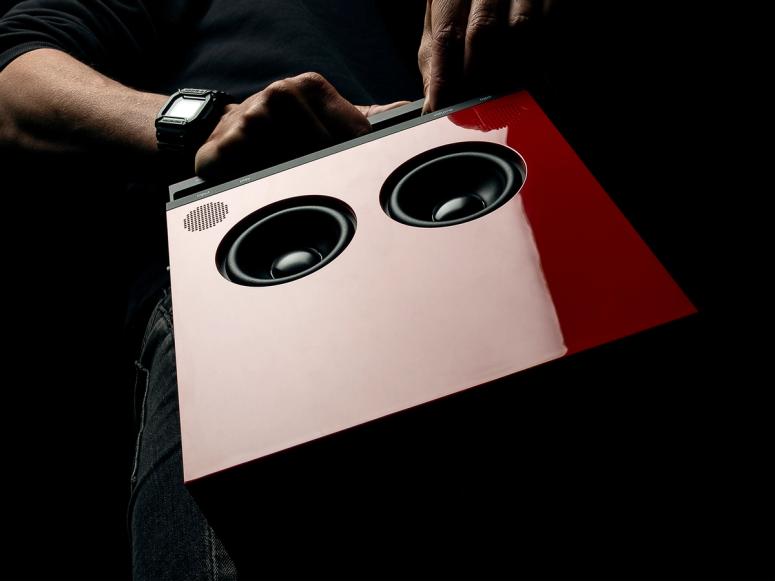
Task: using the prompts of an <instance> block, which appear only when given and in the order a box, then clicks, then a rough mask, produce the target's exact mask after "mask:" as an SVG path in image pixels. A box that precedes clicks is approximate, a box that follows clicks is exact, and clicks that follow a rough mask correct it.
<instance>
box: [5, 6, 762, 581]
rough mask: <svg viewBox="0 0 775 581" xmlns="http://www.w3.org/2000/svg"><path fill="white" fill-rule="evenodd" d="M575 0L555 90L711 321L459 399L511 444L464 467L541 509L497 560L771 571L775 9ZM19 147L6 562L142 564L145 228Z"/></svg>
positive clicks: (597, 164)
mask: <svg viewBox="0 0 775 581" xmlns="http://www.w3.org/2000/svg"><path fill="white" fill-rule="evenodd" d="M569 4H571V5H570V6H569V7H567V8H565V13H566V14H565V20H564V22H565V24H564V25H563V26H561V27H560V29H559V30H558V31H557V32H556V33H555V35H554V36H553V37H552V39H551V43H550V45H549V47H548V48H547V51H546V54H545V55H544V56H546V58H547V61H548V70H549V73H548V82H547V84H546V86H545V87H544V88H543V89H541V90H540V91H538V97H539V99H540V101H541V103H542V105H543V106H544V107H545V109H546V111H547V113H548V114H549V116H550V117H551V118H552V120H553V121H554V122H555V123H556V124H557V125H558V127H559V128H560V130H561V131H562V133H563V134H564V135H565V136H566V138H567V139H568V140H569V141H570V142H571V144H572V145H573V146H574V148H575V149H576V150H577V152H578V153H579V155H580V156H581V157H582V159H583V160H584V161H585V163H586V164H587V165H588V167H589V168H590V169H591V170H592V172H593V173H594V174H595V175H596V176H597V177H598V179H599V180H600V181H601V183H602V184H603V186H604V187H605V189H606V190H607V191H608V192H609V193H610V195H611V196H612V197H613V199H614V200H615V201H616V203H617V204H618V205H619V207H620V208H621V209H622V211H623V212H624V213H625V214H626V215H627V217H628V218H629V219H630V220H631V222H632V223H633V225H634V226H635V228H636V229H637V230H638V231H639V232H640V234H641V235H642V236H643V238H644V239H645V240H646V242H647V243H648V244H649V246H650V247H651V248H652V249H653V250H654V252H655V253H656V254H657V256H658V257H659V258H660V259H661V260H662V261H663V263H664V264H665V266H666V267H667V268H668V270H669V271H670V272H671V273H672V274H673V275H674V277H675V278H676V280H677V281H678V282H679V284H680V285H681V286H682V288H683V289H684V290H685V291H686V292H687V294H688V295H689V297H690V298H691V300H692V301H693V302H694V304H695V305H696V306H697V308H698V309H699V314H698V315H696V316H693V317H691V318H688V319H685V320H683V321H679V322H675V323H672V324H670V325H667V326H664V327H662V328H659V329H655V330H652V331H648V332H646V333H643V334H641V335H638V336H636V337H631V338H628V339H625V340H623V341H620V342H617V343H615V344H613V345H608V346H604V347H601V348H598V349H595V350H592V351H590V352H588V353H584V354H580V355H576V356H573V357H570V358H568V359H566V360H562V361H559V362H556V363H552V364H550V365H546V366H543V367H541V368H538V369H534V370H530V371H528V372H526V373H524V374H521V376H520V377H519V378H518V379H517V380H516V381H515V382H514V385H515V386H517V387H518V388H519V390H518V391H517V392H515V393H516V394H517V395H513V396H510V400H509V401H511V403H513V407H512V408H510V409H503V407H502V406H499V409H491V408H488V406H487V405H486V403H487V398H488V397H490V395H491V393H492V388H490V387H485V388H482V389H481V390H478V391H477V390H474V391H473V392H471V393H469V394H464V395H463V396H461V397H463V398H468V400H464V401H468V402H470V403H472V404H473V403H476V404H477V405H472V406H471V409H472V410H474V411H473V412H472V414H473V415H472V416H471V417H469V418H467V421H469V422H470V424H469V428H467V430H465V431H462V432H461V434H466V433H468V432H470V431H471V430H477V431H478V435H476V436H475V437H474V441H476V442H479V443H480V444H481V443H482V442H485V441H487V439H488V438H489V439H490V440H492V441H500V442H503V441H504V440H505V441H508V442H511V443H512V445H511V446H510V448H509V449H510V450H512V451H513V455H511V456H508V457H505V456H503V455H502V451H503V449H504V448H503V445H502V444H501V445H500V447H499V448H498V449H499V452H498V454H497V455H496V454H495V453H488V451H487V450H482V449H479V450H476V449H473V450H467V451H465V452H461V456H460V458H461V460H460V461H461V462H463V467H464V468H465V466H466V464H465V463H466V462H467V463H468V467H469V468H470V469H471V470H479V471H481V473H482V474H483V478H492V479H493V490H494V491H495V492H497V493H498V494H501V495H504V497H505V496H508V497H509V498H508V500H509V502H512V503H514V502H518V503H524V505H525V506H526V507H529V508H528V509H527V510H526V511H525V513H524V514H525V518H524V520H522V521H519V520H512V521H510V522H508V523H506V524H507V525H509V528H507V529H506V532H505V533H503V535H505V536H503V537H502V538H503V539H504V540H503V545H502V546H499V547H498V550H500V551H501V552H503V551H508V553H509V555H508V558H503V555H501V558H498V559H494V560H493V562H496V563H498V564H501V565H508V570H504V571H503V575H504V576H508V577H523V578H524V577H529V578H559V577H564V578H595V579H600V578H659V579H713V578H718V579H759V578H772V576H773V554H772V548H773V546H775V544H774V543H775V538H773V524H774V522H775V507H774V506H773V491H774V490H775V488H774V487H773V485H774V484H775V483H774V482H773V460H774V459H775V454H774V453H773V452H775V450H773V442H774V441H775V440H774V439H773V429H772V428H773V422H772V418H773V409H775V407H774V405H773V404H775V401H773V387H772V386H773V369H772V367H773V365H772V362H773V340H772V332H773V328H774V327H773V322H774V319H775V317H774V316H773V299H775V292H774V291H775V289H773V286H772V282H771V281H772V274H773V272H772V271H773V265H775V260H774V259H775V257H773V252H772V249H773V247H775V245H773V240H772V230H773V216H774V215H775V213H774V212H773V210H774V208H773V185H775V184H773V153H774V152H773V135H774V134H775V132H774V131H773V129H775V119H773V104H774V103H775V95H773V94H772V89H770V88H769V86H770V85H771V81H772V75H773V71H775V66H773V65H775V63H773V58H772V55H773V54H775V51H773V48H774V47H773V46H772V45H773V43H772V38H773V32H774V31H773V23H775V17H774V15H773V10H772V5H771V3H764V2H762V3H746V7H745V10H742V9H741V8H740V4H735V3H727V4H722V3H707V2H703V3H701V2H682V3H669V4H668V3H661V4H650V5H644V4H643V3H629V2H610V3H609V2H601V1H598V2H584V3H569ZM580 4H583V6H580ZM4 155H5V156H6V158H5V161H4V163H2V166H1V167H2V171H3V173H4V174H5V178H4V180H3V182H2V185H0V191H2V194H3V201H2V204H3V209H4V213H3V225H4V227H3V229H2V232H3V248H4V254H3V258H4V259H3V264H2V267H3V269H4V271H5V276H4V277H3V280H4V285H3V286H4V291H5V293H4V294H5V299H4V301H3V304H4V308H5V316H4V322H5V325H4V329H5V342H4V344H5V346H4V349H3V355H4V356H3V361H4V371H5V373H4V382H3V396H4V397H3V404H4V405H3V412H4V415H5V421H4V422H3V423H2V426H3V429H2V442H3V444H2V446H3V460H4V462H3V471H2V474H3V479H2V482H3V495H2V498H3V504H2V506H3V509H2V516H3V519H2V522H3V525H4V526H3V530H4V538H5V540H4V547H3V553H4V555H5V559H4V563H3V565H2V570H1V571H0V577H6V576H7V577H8V578H28V579H38V578H77V579H85V578H94V579H97V578H99V579H104V578H125V577H127V576H128V553H127V544H126V531H125V524H124V522H125V521H124V516H125V515H124V510H125V503H126V495H127V492H128V484H127V477H128V471H129V462H130V451H131V444H132V443H131V434H130V432H131V418H130V409H131V408H130V402H131V380H130V377H131V355H129V354H128V353H127V352H126V351H125V348H124V347H125V346H124V344H123V339H122V335H121V325H122V317H123V306H124V291H123V289H124V286H125V278H126V274H125V270H124V268H123V265H125V264H126V263H127V262H131V256H132V252H133V245H134V244H136V243H137V241H138V240H142V237H143V232H144V230H145V229H146V227H147V226H146V225H145V224H144V223H142V221H140V220H139V219H138V218H137V216H138V214H139V212H138V211H137V210H136V209H128V207H127V200H126V199H122V198H120V197H118V196H115V195H114V191H113V190H112V189H111V187H110V186H111V184H112V183H113V181H112V178H111V177H110V176H109V175H105V174H104V172H102V171H101V170H100V168H99V167H96V166H95V165H91V166H89V167H88V171H85V170H84V168H83V167H82V166H81V165H79V164H78V163H75V162H74V161H71V160H67V161H64V162H63V161H62V160H45V159H36V160H34V161H30V160H27V161H25V162H24V163H23V164H22V162H21V161H19V160H16V159H14V158H11V157H9V156H8V154H7V153H4ZM441 409H442V410H443V409H444V408H443V407H442V408H441ZM442 415H443V414H442V413H440V412H439V413H435V415H434V416H432V417H435V418H439V417H441V416H442ZM429 417H431V416H429ZM456 419H459V418H457V417H456ZM448 421H451V420H448ZM471 426H473V428H471ZM447 427H449V426H447ZM483 431H486V432H487V433H486V436H483V435H482V433H483ZM434 432H435V433H448V431H446V432H445V431H444V429H440V430H438V431H434V430H432V429H429V436H428V438H429V441H430V440H432V439H433V434H434ZM465 441H466V438H465V437H464V435H461V436H460V437H459V438H458V439H457V440H455V441H451V442H450V443H449V445H450V446H460V445H464V444H465ZM437 443H438V442H437ZM507 474H516V477H514V476H511V475H509V476H507ZM499 478H501V479H502V480H500V481H498V479H499ZM461 502H462V503H466V502H470V499H468V500H466V494H465V492H464V491H463V492H461ZM487 506H488V508H490V509H492V508H493V507H495V506H496V503H493V502H489V503H487ZM483 522H484V523H485V524H489V526H491V527H492V528H493V530H495V528H496V527H501V526H503V523H502V522H500V520H499V519H498V517H497V515H496V514H493V515H492V519H491V520H487V519H485V520H484V521H483ZM512 538H513V543H510V542H509V540H510V539H512ZM482 559H483V560H485V557H482ZM482 567H483V570H484V571H486V572H488V573H494V571H491V570H490V569H488V567H487V563H486V562H483V563H482Z"/></svg>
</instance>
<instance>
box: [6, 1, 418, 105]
mask: <svg viewBox="0 0 775 581" xmlns="http://www.w3.org/2000/svg"><path fill="white" fill-rule="evenodd" d="M392 4H393V7H392V8H391V6H390V3H388V2H386V1H384V0H261V1H256V0H209V1H205V0H189V1H186V0H131V1H130V0H100V1H96V0H95V1H92V2H79V1H76V0H27V1H24V2H19V3H18V4H17V5H16V6H15V7H13V8H12V9H11V10H9V11H8V12H7V13H6V14H5V16H4V17H3V18H2V19H0V68H2V67H4V66H5V65H6V64H7V63H8V62H10V61H11V60H13V59H14V58H15V57H16V56H18V55H20V54H22V53H24V52H27V51H29V50H32V49H35V48H41V47H52V48H57V49H59V50H62V51H64V52H67V53H69V54H71V55H72V56H74V57H75V58H77V59H79V60H81V61H82V62H84V63H86V64H88V65H90V66H92V67H94V68H96V69H97V70H100V71H101V72H103V73H105V74H106V75H108V76H110V77H112V78H115V79H117V80H120V81H122V82H124V83H127V84H129V85H131V86H134V87H136V88H139V89H143V90H150V91H157V92H163V93H171V92H173V91H175V90H176V89H177V88H180V87H182V86H191V87H203V88H217V89H221V90H226V91H229V92H231V93H233V94H234V95H235V96H237V97H240V98H244V97H247V96H248V95H250V94H252V93H254V92H256V91H258V90H260V89H262V88H263V87H265V86H266V85H267V84H269V83H270V82H272V81H274V80H276V79H280V78H284V77H287V76H291V75H295V74H298V73H302V72H305V71H315V72H319V73H321V74H322V75H323V76H325V77H326V78H327V79H328V80H329V81H331V83H332V84H333V85H334V86H335V87H336V88H337V89H338V90H339V91H340V92H341V93H342V94H343V95H344V96H345V97H346V98H348V99H350V100H351V101H353V102H355V103H359V104H361V103H362V104H370V103H374V102H389V101H394V100H399V99H412V98H416V97H417V96H418V93H419V92H420V91H419V89H420V86H419V76H418V73H417V70H416V69H417V67H416V65H415V63H414V62H412V61H413V57H414V54H415V53H416V48H417V47H416V42H417V39H418V33H419V30H420V26H421V23H422V9H423V7H424V2H422V1H421V0H404V1H403V2H401V3H398V4H399V5H400V8H395V5H396V4H397V3H395V2H393V3H392Z"/></svg>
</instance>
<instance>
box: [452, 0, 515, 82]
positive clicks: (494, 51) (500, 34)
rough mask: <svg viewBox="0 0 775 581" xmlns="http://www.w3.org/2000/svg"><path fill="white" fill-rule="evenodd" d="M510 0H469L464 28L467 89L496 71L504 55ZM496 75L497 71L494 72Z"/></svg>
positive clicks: (464, 68)
mask: <svg viewBox="0 0 775 581" xmlns="http://www.w3.org/2000/svg"><path fill="white" fill-rule="evenodd" d="M512 4H513V2H512V1H511V0H473V1H472V2H471V11H470V13H469V17H468V27H467V28H466V42H465V56H464V59H463V75H464V80H465V82H466V85H467V86H468V88H469V91H471V90H476V89H477V88H478V85H479V84H481V82H482V80H483V79H486V78H487V77H488V76H490V75H491V74H492V72H495V71H497V70H498V69H499V68H502V67H499V63H500V59H502V58H503V57H504V54H503V48H504V40H505V39H506V31H507V23H508V17H509V9H510V7H511V5H512ZM496 74H497V73H496Z"/></svg>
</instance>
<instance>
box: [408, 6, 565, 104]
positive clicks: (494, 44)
mask: <svg viewBox="0 0 775 581" xmlns="http://www.w3.org/2000/svg"><path fill="white" fill-rule="evenodd" d="M550 3H551V2H550V0H427V6H426V9H425V27H424V29H423V35H422V41H421V42H420V51H419V53H418V63H419V65H420V72H421V73H422V78H423V89H424V92H425V107H424V109H423V111H424V112H427V111H435V110H438V109H440V108H442V107H446V106H447V105H452V104H454V103H456V102H459V101H461V100H463V99H464V98H466V97H471V96H473V95H474V94H477V93H484V92H488V91H491V90H493V89H495V88H498V87H499V86H502V85H503V84H504V81H505V84H509V83H513V82H514V79H513V77H514V75H515V73H517V72H518V71H519V66H520V62H521V61H524V60H525V59H530V57H531V55H530V54H529V49H528V46H527V45H528V44H529V40H530V36H531V35H532V33H533V29H534V27H535V22H536V20H537V19H538V18H540V17H541V16H542V15H543V14H544V13H545V12H547V11H548V9H549V5H550Z"/></svg>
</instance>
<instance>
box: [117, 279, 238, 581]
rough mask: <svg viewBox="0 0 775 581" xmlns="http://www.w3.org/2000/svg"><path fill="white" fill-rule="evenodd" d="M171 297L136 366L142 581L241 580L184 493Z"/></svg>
mask: <svg viewBox="0 0 775 581" xmlns="http://www.w3.org/2000/svg"><path fill="white" fill-rule="evenodd" d="M172 329H173V327H172V309H171V300H170V294H169V291H166V292H165V293H164V296H163V298H162V299H161V300H160V301H159V303H158V304H157V306H156V308H155V309H154V311H153V313H152V315H151V318H150V320H149V322H148V326H147V328H146V332H145V336H144V338H143V343H142V347H141V349H140V357H139V358H138V360H137V361H136V362H135V365H136V368H137V369H136V372H137V377H136V387H135V401H136V409H135V412H136V417H137V420H138V422H137V424H138V432H137V442H136V446H135V456H134V463H133V467H132V477H131V496H130V501H129V511H128V519H129V532H130V536H131V542H132V570H133V576H134V578H135V579H186V580H199V579H207V580H226V579H235V578H236V574H235V569H234V564H233V563H232V561H231V559H230V558H229V556H228V555H227V553H226V551H225V550H224V548H223V545H222V544H221V542H220V541H219V540H218V538H217V537H215V535H214V534H213V531H212V529H211V528H210V526H209V525H208V524H207V521H206V520H205V518H204V516H203V515H202V513H201V511H200V510H199V507H198V506H197V505H196V503H195V502H194V499H193V498H192V497H191V495H190V494H189V492H188V490H187V489H186V488H185V486H184V485H183V466H182V456H181V446H180V414H179V409H178V390H177V374H176V372H175V345H174V341H173V333H172Z"/></svg>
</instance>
